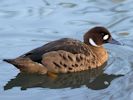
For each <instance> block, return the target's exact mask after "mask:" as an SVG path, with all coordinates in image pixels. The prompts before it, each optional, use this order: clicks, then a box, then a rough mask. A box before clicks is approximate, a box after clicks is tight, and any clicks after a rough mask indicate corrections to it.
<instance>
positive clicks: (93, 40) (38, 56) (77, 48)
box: [4, 27, 119, 74]
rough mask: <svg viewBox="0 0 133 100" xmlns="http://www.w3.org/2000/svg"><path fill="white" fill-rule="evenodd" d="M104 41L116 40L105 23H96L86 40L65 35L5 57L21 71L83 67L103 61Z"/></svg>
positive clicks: (51, 70) (62, 71) (48, 70)
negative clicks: (19, 54) (15, 56)
mask: <svg viewBox="0 0 133 100" xmlns="http://www.w3.org/2000/svg"><path fill="white" fill-rule="evenodd" d="M104 43H116V44H119V42H117V41H116V40H114V39H113V38H112V37H111V35H110V32H109V31H108V30H107V29H106V28H104V27H94V28H92V29H90V30H89V31H88V32H87V33H85V35H84V42H81V41H79V40H75V39H71V38H63V39H59V40H56V41H52V42H50V43H47V44H45V45H43V46H41V47H39V48H36V49H34V50H31V51H29V52H28V53H25V54H24V55H22V56H19V57H17V58H15V59H4V61H6V62H8V63H11V64H13V65H14V66H16V67H17V68H18V69H19V70H20V71H21V72H25V73H37V74H47V73H48V72H52V73H68V72H78V71H84V70H88V69H92V68H97V67H100V66H101V65H103V64H104V63H105V62H106V61H107V59H108V53H107V51H106V50H105V48H104V47H103V46H102V45H103V44H104Z"/></svg>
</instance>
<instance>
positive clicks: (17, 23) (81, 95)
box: [0, 0, 133, 100]
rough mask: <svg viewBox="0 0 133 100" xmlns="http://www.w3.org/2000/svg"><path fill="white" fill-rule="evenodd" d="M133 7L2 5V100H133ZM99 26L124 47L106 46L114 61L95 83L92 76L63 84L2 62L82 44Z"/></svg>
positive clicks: (43, 0)
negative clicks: (62, 41) (66, 43)
mask: <svg viewBox="0 0 133 100" xmlns="http://www.w3.org/2000/svg"><path fill="white" fill-rule="evenodd" d="M132 3H133V1H132V0H54V1H53V0H0V100H18V99H19V100H30V99H31V100H37V99H38V100H127V99H128V100H133V78H132V77H133V71H132V70H133V28H132V27H133V17H132V16H133V6H132ZM97 25H102V26H105V27H107V28H108V29H109V30H110V32H111V33H112V36H113V37H114V38H115V39H117V40H118V41H120V42H121V43H122V44H124V45H123V46H117V45H110V44H106V45H105V48H107V50H108V52H109V54H110V58H109V61H108V63H107V65H106V67H105V68H104V70H103V72H101V73H103V74H100V76H98V77H95V75H94V77H91V78H90V79H89V77H90V76H89V75H88V74H87V73H86V72H83V73H77V74H72V75H64V76H61V77H59V78H58V79H51V78H48V77H47V76H38V75H21V74H19V70H17V69H16V68H15V67H14V66H12V65H10V64H7V63H5V62H3V61H2V59H3V58H15V57H17V56H19V55H21V54H23V53H25V52H27V51H29V50H31V49H33V48H36V47H39V46H41V45H43V44H45V43H47V42H50V41H52V40H56V39H59V38H62V37H71V38H76V39H79V40H82V36H83V34H84V32H86V31H88V30H89V29H90V28H91V27H94V26H97ZM97 74H98V73H97ZM119 75H123V76H121V77H119ZM90 83H91V84H90Z"/></svg>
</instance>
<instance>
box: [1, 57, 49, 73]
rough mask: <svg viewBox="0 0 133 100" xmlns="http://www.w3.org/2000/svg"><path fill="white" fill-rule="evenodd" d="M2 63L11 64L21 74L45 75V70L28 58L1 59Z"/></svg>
mask: <svg viewBox="0 0 133 100" xmlns="http://www.w3.org/2000/svg"><path fill="white" fill-rule="evenodd" d="M3 61H5V62H8V63H10V64H13V65H14V66H15V67H16V68H18V69H19V70H20V71H22V72H27V73H39V74H46V73H47V68H46V67H45V66H43V65H42V64H40V63H37V62H34V61H32V60H31V59H29V58H16V59H3Z"/></svg>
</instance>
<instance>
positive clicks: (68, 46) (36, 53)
mask: <svg viewBox="0 0 133 100" xmlns="http://www.w3.org/2000/svg"><path fill="white" fill-rule="evenodd" d="M57 50H64V51H67V52H70V53H73V54H78V53H82V54H88V53H89V51H90V50H89V48H88V46H87V45H86V44H84V43H83V42H81V41H79V40H74V39H70V38H63V39H60V40H56V41H52V42H50V43H47V44H45V45H43V46H41V47H39V48H36V49H34V50H31V51H29V52H27V53H26V54H24V55H22V56H20V57H26V58H30V59H31V60H33V61H36V62H40V61H41V59H42V55H43V54H45V53H47V52H50V51H57Z"/></svg>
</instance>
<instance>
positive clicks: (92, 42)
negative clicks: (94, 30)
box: [89, 38, 99, 47]
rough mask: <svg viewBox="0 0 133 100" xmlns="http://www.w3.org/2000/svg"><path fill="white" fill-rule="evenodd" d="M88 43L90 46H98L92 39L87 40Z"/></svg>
mask: <svg viewBox="0 0 133 100" xmlns="http://www.w3.org/2000/svg"><path fill="white" fill-rule="evenodd" d="M89 43H90V44H91V45H92V46H95V47H99V46H98V45H97V44H96V43H95V42H94V41H93V39H92V38H89Z"/></svg>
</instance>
